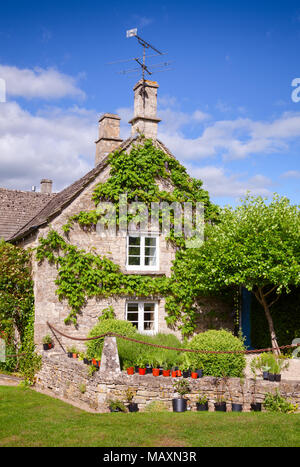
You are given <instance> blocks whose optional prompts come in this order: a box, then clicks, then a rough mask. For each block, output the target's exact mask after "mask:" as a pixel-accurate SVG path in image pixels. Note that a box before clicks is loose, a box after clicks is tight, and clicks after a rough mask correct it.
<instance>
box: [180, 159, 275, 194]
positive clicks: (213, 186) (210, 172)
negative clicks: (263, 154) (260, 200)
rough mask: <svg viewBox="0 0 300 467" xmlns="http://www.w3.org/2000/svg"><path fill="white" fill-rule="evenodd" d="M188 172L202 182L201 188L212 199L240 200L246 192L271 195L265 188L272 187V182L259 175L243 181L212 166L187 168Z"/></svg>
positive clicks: (222, 169)
mask: <svg viewBox="0 0 300 467" xmlns="http://www.w3.org/2000/svg"><path fill="white" fill-rule="evenodd" d="M188 172H189V173H190V174H191V175H192V176H194V177H197V178H200V179H201V180H203V188H204V189H206V190H208V192H209V194H210V196H212V197H223V196H225V197H233V198H240V197H243V196H245V195H246V193H247V191H250V192H251V193H252V194H253V195H256V196H258V195H262V196H269V195H270V194H271V193H270V191H269V189H268V188H267V187H268V186H271V185H272V181H271V180H270V179H269V178H267V177H265V176H264V175H261V174H257V175H255V176H254V177H251V178H248V179H246V180H245V179H244V180H243V179H241V178H240V176H239V175H236V174H235V175H232V174H228V173H227V171H226V170H225V169H224V168H222V167H214V166H204V167H192V166H188Z"/></svg>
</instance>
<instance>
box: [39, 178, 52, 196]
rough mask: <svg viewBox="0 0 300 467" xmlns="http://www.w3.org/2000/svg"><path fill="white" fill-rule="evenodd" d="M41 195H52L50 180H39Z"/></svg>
mask: <svg viewBox="0 0 300 467" xmlns="http://www.w3.org/2000/svg"><path fill="white" fill-rule="evenodd" d="M41 193H46V194H48V195H50V194H51V193H52V180H47V179H45V178H44V179H43V180H41Z"/></svg>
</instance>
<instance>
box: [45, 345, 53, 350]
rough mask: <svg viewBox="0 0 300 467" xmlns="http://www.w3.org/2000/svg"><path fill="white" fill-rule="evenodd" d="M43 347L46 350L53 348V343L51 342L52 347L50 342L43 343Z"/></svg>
mask: <svg viewBox="0 0 300 467" xmlns="http://www.w3.org/2000/svg"><path fill="white" fill-rule="evenodd" d="M43 349H44V350H49V349H52V344H50V347H49V344H43Z"/></svg>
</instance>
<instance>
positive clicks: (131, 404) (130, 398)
mask: <svg viewBox="0 0 300 467" xmlns="http://www.w3.org/2000/svg"><path fill="white" fill-rule="evenodd" d="M125 398H126V401H127V404H128V406H127V407H128V410H129V412H138V411H139V408H138V405H137V403H136V402H132V401H133V398H134V393H133V392H132V391H131V389H130V388H127V390H126V392H125Z"/></svg>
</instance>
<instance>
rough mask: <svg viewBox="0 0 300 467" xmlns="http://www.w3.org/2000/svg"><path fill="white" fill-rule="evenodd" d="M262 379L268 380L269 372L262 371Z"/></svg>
mask: <svg viewBox="0 0 300 467" xmlns="http://www.w3.org/2000/svg"><path fill="white" fill-rule="evenodd" d="M263 379H265V380H267V381H268V380H269V372H268V371H263Z"/></svg>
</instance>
